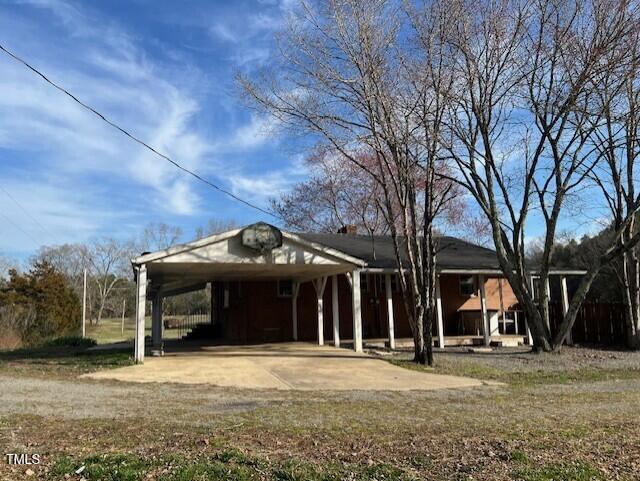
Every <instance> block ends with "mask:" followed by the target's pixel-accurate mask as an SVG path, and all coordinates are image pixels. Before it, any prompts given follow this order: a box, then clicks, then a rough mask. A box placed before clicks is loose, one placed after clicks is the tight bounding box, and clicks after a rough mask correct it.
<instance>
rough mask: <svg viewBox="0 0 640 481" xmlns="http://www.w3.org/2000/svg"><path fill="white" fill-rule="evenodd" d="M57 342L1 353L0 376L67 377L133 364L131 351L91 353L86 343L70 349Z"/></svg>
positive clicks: (72, 346)
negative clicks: (5, 374) (40, 375)
mask: <svg viewBox="0 0 640 481" xmlns="http://www.w3.org/2000/svg"><path fill="white" fill-rule="evenodd" d="M59 342H60V341H59ZM59 342H58V343H50V344H47V345H44V346H42V347H36V348H22V349H16V350H14V351H3V352H0V372H4V373H10V374H13V375H38V374H44V375H48V376H51V375H53V376H55V377H68V376H69V375H71V376H75V375H78V374H84V373H87V372H93V371H97V370H100V369H110V368H116V367H123V366H128V365H131V364H133V358H132V356H131V349H124V350H115V351H111V350H110V351H99V350H97V351H94V350H89V349H88V348H87V347H86V345H87V343H80V345H71V346H69V345H64V344H60V343H59Z"/></svg>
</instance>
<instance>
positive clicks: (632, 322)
mask: <svg viewBox="0 0 640 481" xmlns="http://www.w3.org/2000/svg"><path fill="white" fill-rule="evenodd" d="M638 264H639V263H638V258H637V255H636V253H635V251H632V252H627V253H625V254H624V255H623V258H622V284H623V285H622V296H623V299H624V305H625V312H624V314H625V316H624V317H625V337H626V342H627V347H629V348H630V349H638V348H640V298H639V296H640V285H639V282H638V280H639V279H638V276H639V275H640V270H639V265H638Z"/></svg>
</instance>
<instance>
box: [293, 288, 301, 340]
mask: <svg viewBox="0 0 640 481" xmlns="http://www.w3.org/2000/svg"><path fill="white" fill-rule="evenodd" d="M292 288H293V292H292V293H291V314H292V319H293V340H294V341H297V340H298V292H300V283H299V282H297V281H293V285H292Z"/></svg>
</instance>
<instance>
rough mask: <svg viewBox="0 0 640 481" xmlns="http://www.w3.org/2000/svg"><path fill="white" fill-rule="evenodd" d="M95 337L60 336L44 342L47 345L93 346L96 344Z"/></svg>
mask: <svg viewBox="0 0 640 481" xmlns="http://www.w3.org/2000/svg"><path fill="white" fill-rule="evenodd" d="M97 344H98V343H97V342H96V340H95V339H91V338H90V337H82V336H62V337H56V338H54V339H51V340H50V341H48V342H47V343H46V345H47V346H55V347H57V346H63V347H93V346H95V345H97Z"/></svg>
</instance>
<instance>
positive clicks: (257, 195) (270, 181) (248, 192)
mask: <svg viewBox="0 0 640 481" xmlns="http://www.w3.org/2000/svg"><path fill="white" fill-rule="evenodd" d="M229 182H231V188H232V191H233V193H234V194H235V195H240V196H243V197H249V198H251V199H254V200H258V201H264V200H266V199H268V198H269V197H276V196H278V195H279V194H280V193H282V192H283V191H285V190H287V189H288V188H289V187H290V186H291V183H292V179H290V178H287V176H286V174H285V173H283V172H273V173H270V174H267V175H264V174H263V175H259V176H247V175H239V174H236V175H231V176H230V177H229Z"/></svg>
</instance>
